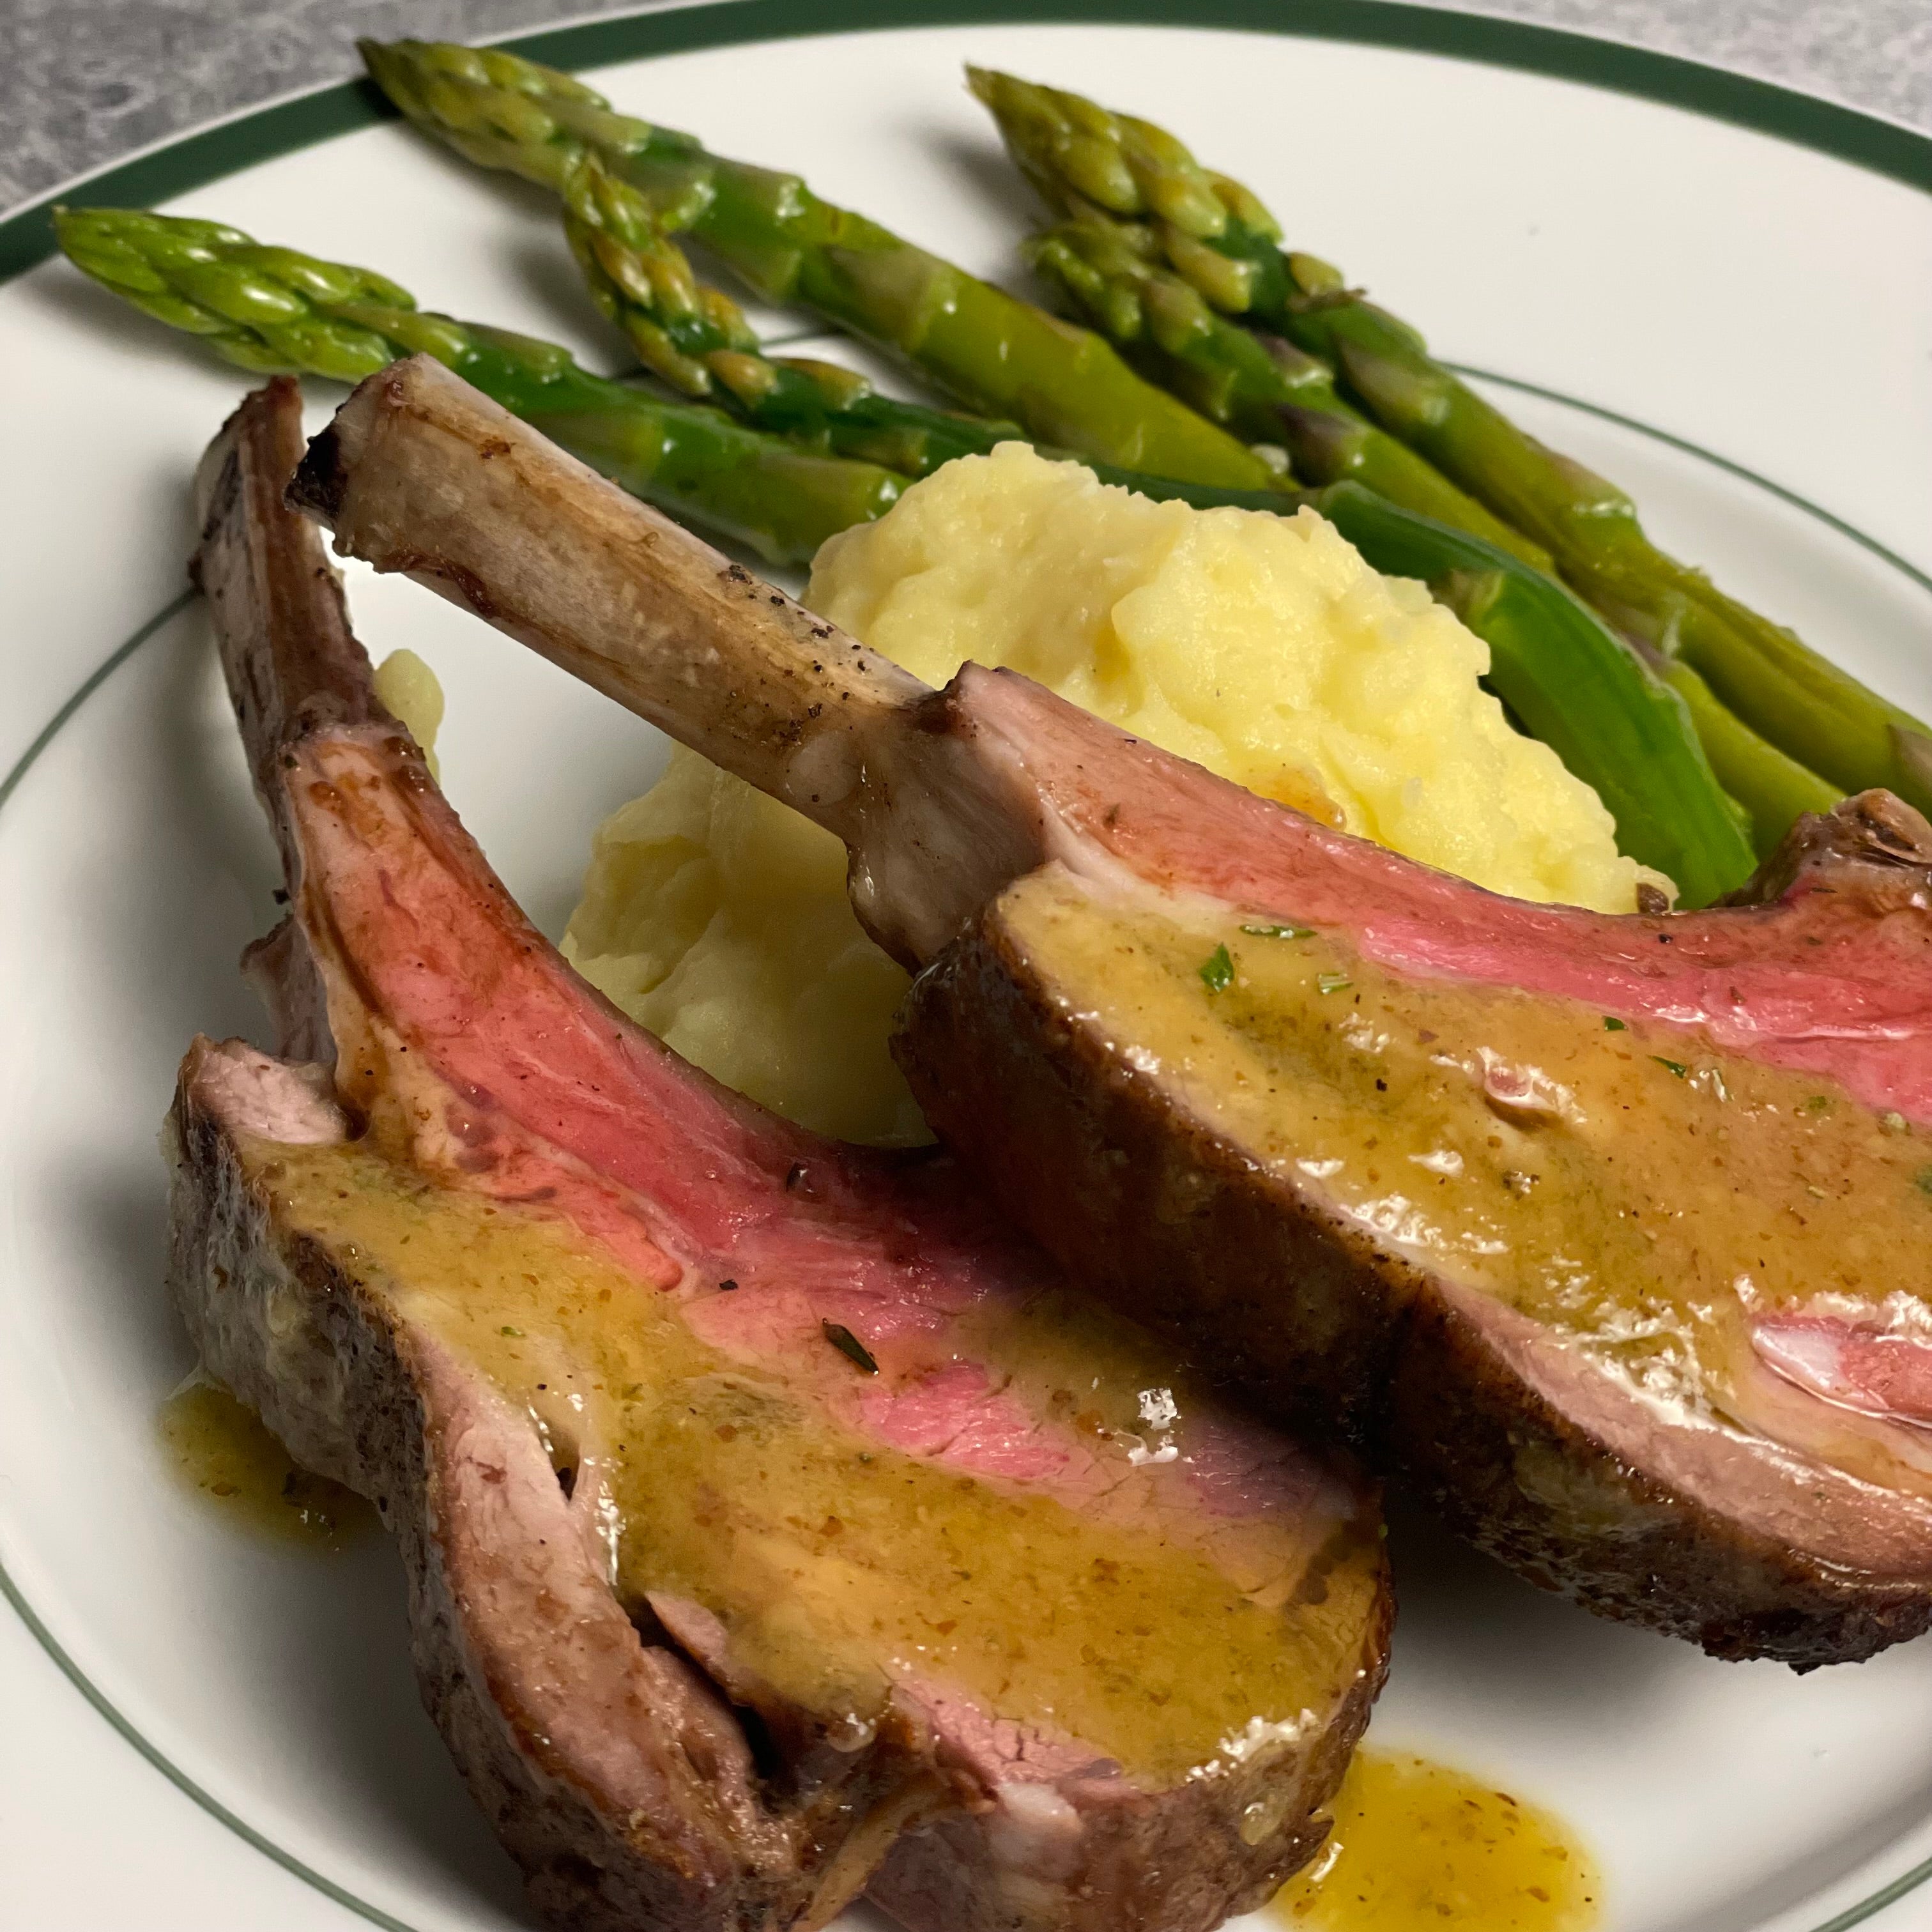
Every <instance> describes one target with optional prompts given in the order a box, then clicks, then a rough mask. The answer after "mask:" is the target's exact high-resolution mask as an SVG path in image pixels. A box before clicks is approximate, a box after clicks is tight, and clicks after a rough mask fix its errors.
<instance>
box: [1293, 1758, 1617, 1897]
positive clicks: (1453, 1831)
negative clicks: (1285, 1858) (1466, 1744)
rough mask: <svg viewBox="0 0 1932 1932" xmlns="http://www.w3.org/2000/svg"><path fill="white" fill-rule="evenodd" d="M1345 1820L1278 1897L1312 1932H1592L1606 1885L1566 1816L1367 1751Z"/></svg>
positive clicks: (1417, 1761) (1342, 1808)
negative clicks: (1565, 1820) (1557, 1816)
mask: <svg viewBox="0 0 1932 1932" xmlns="http://www.w3.org/2000/svg"><path fill="white" fill-rule="evenodd" d="M1330 1809H1331V1812H1332V1814H1333V1815H1334V1820H1335V1824H1334V1830H1333V1831H1332V1832H1331V1834H1330V1835H1329V1838H1328V1842H1327V1843H1325V1845H1324V1846H1322V1849H1321V1851H1320V1852H1319V1853H1318V1854H1317V1855H1316V1859H1315V1861H1314V1863H1313V1864H1311V1865H1310V1866H1309V1867H1307V1870H1305V1871H1303V1872H1301V1873H1299V1874H1298V1876H1295V1877H1294V1878H1292V1879H1290V1880H1289V1882H1288V1883H1287V1885H1285V1886H1284V1887H1283V1888H1282V1890H1281V1891H1280V1892H1279V1893H1277V1894H1276V1897H1275V1901H1274V1907H1273V1910H1274V1915H1275V1916H1276V1918H1278V1919H1280V1921H1282V1922H1283V1924H1286V1925H1288V1926H1290V1927H1295V1928H1307V1932H1589V1928H1590V1927H1593V1926H1595V1924H1597V1923H1598V1918H1599V1915H1600V1912H1601V1899H1602V1897H1603V1885H1602V1882H1601V1878H1600V1876H1599V1874H1598V1871H1597V1869H1596V1866H1595V1861H1593V1860H1592V1858H1591V1857H1590V1855H1589V1852H1587V1851H1586V1850H1585V1849H1584V1848H1583V1846H1582V1845H1581V1844H1580V1843H1579V1842H1578V1841H1577V1838H1576V1835H1574V1833H1573V1832H1571V1831H1570V1830H1569V1829H1568V1827H1567V1826H1565V1824H1564V1823H1563V1822H1562V1820H1561V1819H1559V1818H1556V1817H1553V1816H1552V1815H1551V1814H1550V1813H1549V1812H1547V1811H1543V1810H1542V1809H1541V1808H1539V1807H1538V1806H1536V1805H1531V1804H1529V1803H1526V1802H1525V1801H1524V1800H1523V1799H1520V1798H1519V1797H1518V1796H1517V1795H1516V1794H1515V1793H1511V1792H1505V1791H1499V1790H1495V1789H1494V1788H1493V1787H1491V1786H1490V1785H1488V1784H1484V1782H1483V1781H1481V1779H1478V1778H1470V1777H1469V1776H1467V1775H1465V1774H1464V1773H1463V1772H1457V1771H1453V1770H1451V1769H1449V1768H1448V1766H1444V1765H1439V1764H1433V1763H1430V1761H1429V1760H1427V1759H1426V1758H1420V1757H1412V1756H1410V1755H1409V1754H1407V1753H1406V1752H1403V1753H1398V1752H1386V1751H1358V1752H1357V1753H1356V1754H1355V1762H1354V1763H1352V1765H1351V1766H1349V1775H1348V1776H1347V1777H1346V1778H1345V1779H1344V1780H1343V1784H1342V1788H1341V1790H1340V1791H1338V1792H1337V1793H1336V1795H1335V1799H1334V1804H1333V1805H1331V1807H1330Z"/></svg>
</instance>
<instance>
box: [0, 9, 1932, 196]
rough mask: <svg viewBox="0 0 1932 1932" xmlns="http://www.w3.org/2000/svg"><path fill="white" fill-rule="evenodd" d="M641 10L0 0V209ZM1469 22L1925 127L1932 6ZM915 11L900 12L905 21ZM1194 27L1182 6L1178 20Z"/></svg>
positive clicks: (1602, 12) (1548, 14) (1537, 16)
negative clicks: (1543, 29)
mask: <svg viewBox="0 0 1932 1932" xmlns="http://www.w3.org/2000/svg"><path fill="white" fill-rule="evenodd" d="M1289 4H1290V0H1283V5H1284V6H1286V5H1289ZM1429 4H1440V0H1429ZM635 10H637V0H608V4H604V5H599V4H597V0H0V212H4V211H5V210H6V209H7V208H11V207H13V206H15V205H17V204H19V203H20V202H24V201H28V200H31V199H34V198H35V197H37V196H40V195H41V194H43V193H46V190H48V189H49V188H52V187H55V186H57V185H58V184H60V183H62V182H63V181H67V180H69V179H71V178H72V177H73V176H74V175H78V174H82V173H84V172H88V171H89V170H90V169H95V168H97V167H100V166H103V165H104V164H105V163H107V162H110V161H113V160H118V158H119V157H121V156H122V155H123V154H127V153H129V152H130V151H133V149H135V148H141V147H145V146H147V145H149V144H150V143H151V142H156V141H159V140H162V139H166V137H167V136H169V135H170V134H174V133H179V132H181V131H182V130H184V129H187V128H190V127H194V126H196V125H197V124H199V123H200V122H202V121H209V120H212V119H214V118H216V117H217V116H219V115H223V114H226V113H231V112H232V111H233V110H235V109H236V108H239V107H248V106H249V105H251V104H253V103H254V102H257V101H266V100H269V99H272V98H274V97H275V96H276V95H283V94H287V93H290V92H294V91H296V90H297V89H303V88H308V87H313V86H317V85H318V84H320V83H323V82H325V81H331V80H340V79H342V78H344V77H346V76H347V75H350V74H354V73H356V72H357V71H359V62H357V59H356V44H355V43H356V37H357V36H358V35H359V34H374V35H375V36H376V37H378V38H380V39H391V38H394V37H396V36H398V35H401V34H416V35H420V36H422V37H428V38H434V39H443V40H450V39H457V40H490V39H494V38H497V37H501V36H502V35H504V34H511V33H515V32H517V31H520V30H522V29H524V28H532V27H538V26H544V25H547V23H550V22H551V21H553V20H562V19H565V18H581V17H586V16H587V15H589V14H595V13H621V12H630V11H635ZM1467 10H1472V11H1486V12H1490V13H1500V14H1506V15H1508V16H1511V17H1514V18H1516V19H1518V20H1538V21H1543V22H1546V23H1549V24H1550V25H1552V26H1561V27H1568V28H1574V29H1576V30H1577V31H1582V32H1586V33H1592V34H1601V35H1604V36H1605V37H1608V38H1611V39H1616V40H1626V41H1630V42H1632V43H1635V44H1637V45H1639V46H1647V47H1655V48H1659V49H1664V50H1665V51H1667V52H1673V53H1679V54H1687V55H1691V56H1693V57H1694V58H1697V59H1700V60H1704V61H1709V62H1713V63H1715V64H1716V65H1719V66H1722V67H1727V68H1735V69H1736V70H1738V71H1741V72H1743V73H1746V74H1755V75H1757V76H1759V77H1762V78H1763V79H1765V80H1775V81H1781V82H1783V83H1785V84H1786V85H1787V86H1793V87H1799V88H1804V89H1808V90H1809V91H1811V92H1814V93H1817V94H1821V95H1828V96H1829V97H1832V98H1835V99H1836V100H1839V101H1845V102H1848V103H1849V104H1851V105H1852V106H1853V107H1864V108H1868V109H1870V110H1873V111H1874V112H1876V113H1881V114H1885V115H1890V116H1891V117H1892V118H1894V119H1896V120H1900V121H1908V122H1910V123H1912V124H1914V125H1915V126H1917V127H1922V128H1924V129H1926V130H1927V131H1928V132H1932V0H1486V4H1485V5H1483V6H1481V7H1472V8H1469V9H1467ZM920 11H921V9H920V7H919V5H918V0H907V5H906V7H905V17H906V20H907V24H908V25H910V24H913V23H916V21H917V20H918V19H919V13H920ZM1186 17H1187V7H1186V5H1185V0H1176V5H1175V20H1177V21H1181V20H1185V18H1186Z"/></svg>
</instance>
